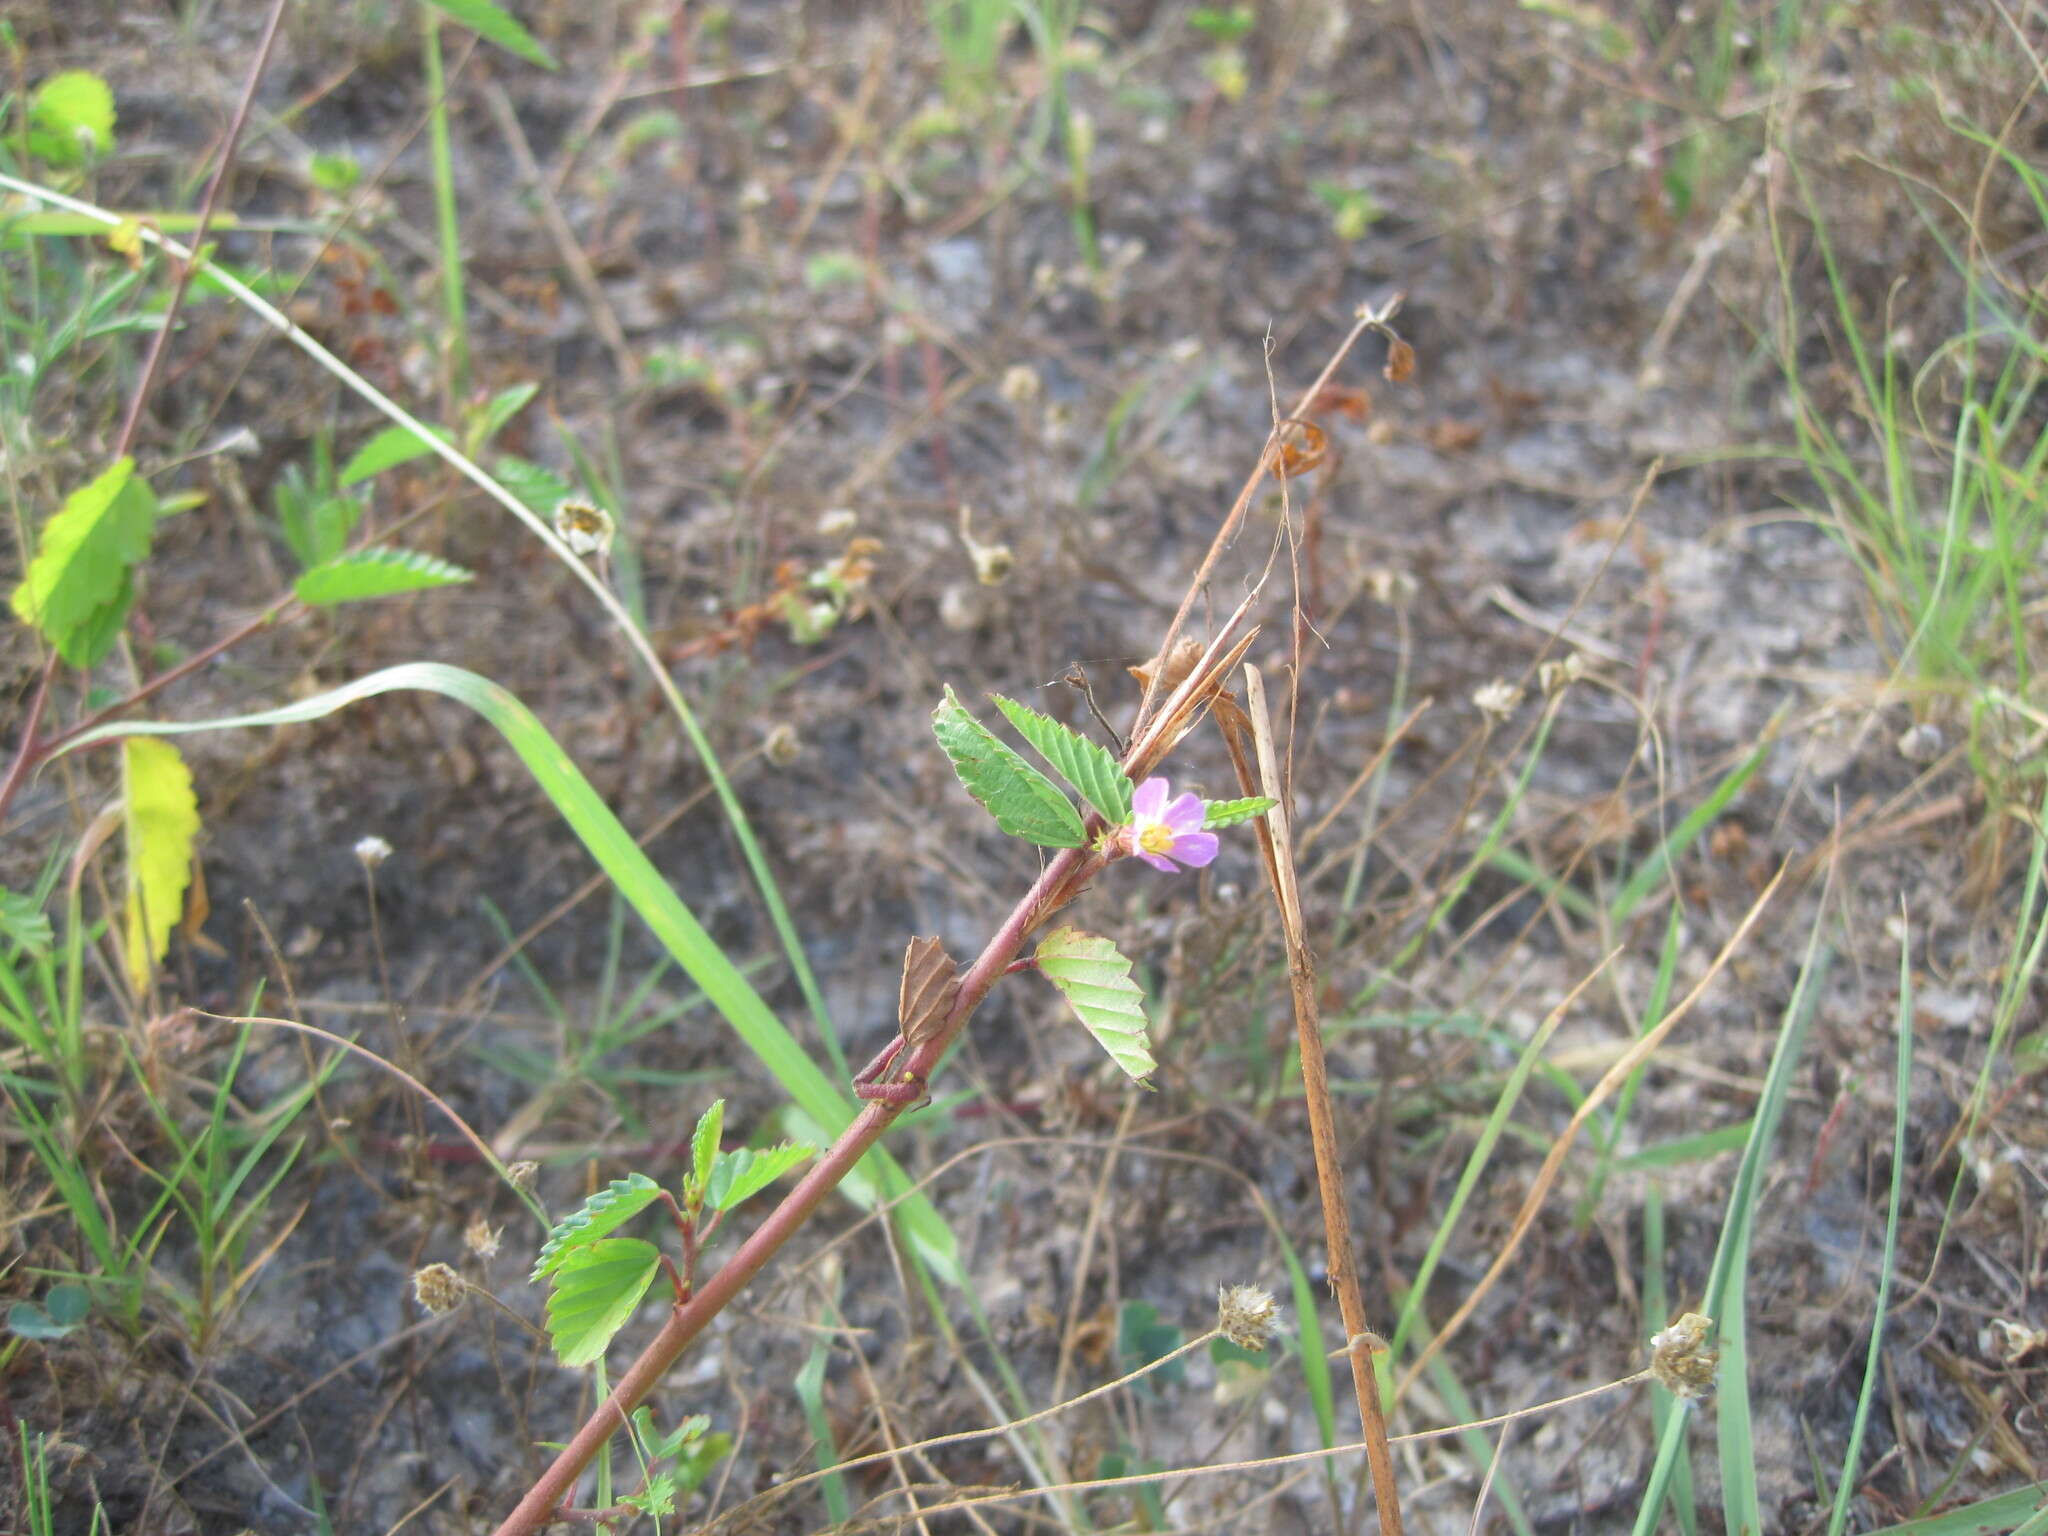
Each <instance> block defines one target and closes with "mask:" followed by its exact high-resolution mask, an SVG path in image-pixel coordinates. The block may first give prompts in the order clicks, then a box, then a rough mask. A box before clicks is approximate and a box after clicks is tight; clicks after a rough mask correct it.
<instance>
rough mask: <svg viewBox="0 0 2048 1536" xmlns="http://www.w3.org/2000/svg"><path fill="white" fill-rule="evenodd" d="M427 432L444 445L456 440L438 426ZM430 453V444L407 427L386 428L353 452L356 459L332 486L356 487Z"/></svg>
mask: <svg viewBox="0 0 2048 1536" xmlns="http://www.w3.org/2000/svg"><path fill="white" fill-rule="evenodd" d="M427 430H428V431H430V432H432V433H433V434H434V435H435V436H436V437H438V438H440V439H441V441H442V442H444V443H453V442H454V441H455V439H454V438H453V437H451V436H449V434H448V433H446V432H443V431H442V430H441V429H440V428H439V427H429V428H428V429H427ZM433 451H434V450H433V447H432V445H431V444H429V443H428V442H427V440H426V439H425V438H423V437H421V436H420V435H419V433H417V432H415V431H413V430H412V429H411V428H410V427H386V428H385V429H384V430H383V431H382V432H379V433H378V434H377V435H376V436H375V437H373V438H371V439H370V440H369V441H368V442H367V443H365V444H363V446H362V447H360V448H358V449H357V450H356V452H355V457H354V458H352V459H350V460H349V461H348V463H346V464H344V465H343V466H342V470H341V477H340V479H339V480H337V481H336V482H335V483H336V484H337V485H341V486H351V485H355V484H357V483H359V482H361V481H364V480H367V479H369V478H370V477H371V476H372V475H381V474H382V473H383V472H384V471H385V470H387V469H396V468H397V467H398V466H399V465H400V464H407V463H410V462H411V461H412V460H414V459H417V458H423V457H425V456H426V455H427V454H430V453H432V452H433Z"/></svg>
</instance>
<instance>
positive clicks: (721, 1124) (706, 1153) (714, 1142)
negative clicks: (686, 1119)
mask: <svg viewBox="0 0 2048 1536" xmlns="http://www.w3.org/2000/svg"><path fill="white" fill-rule="evenodd" d="M724 1134H725V1100H723V1099H713V1100H712V1101H711V1107H710V1108H709V1109H707V1110H705V1111H704V1113H703V1114H701V1115H699V1116H698V1117H697V1129H696V1130H695V1132H693V1133H692V1134H691V1136H690V1192H691V1200H692V1202H693V1203H699V1202H701V1201H702V1200H703V1198H704V1193H705V1191H706V1190H708V1189H710V1188H711V1169H712V1166H713V1165H714V1164H715V1163H716V1162H717V1161H718V1140H719V1138H720V1137H721V1136H723V1135H724Z"/></svg>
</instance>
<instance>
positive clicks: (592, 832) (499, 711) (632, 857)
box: [65, 662, 966, 1286]
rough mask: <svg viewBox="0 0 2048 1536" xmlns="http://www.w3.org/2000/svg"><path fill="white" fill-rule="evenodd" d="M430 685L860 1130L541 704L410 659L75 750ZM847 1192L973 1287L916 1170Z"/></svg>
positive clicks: (718, 1001)
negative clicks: (489, 735)
mask: <svg viewBox="0 0 2048 1536" xmlns="http://www.w3.org/2000/svg"><path fill="white" fill-rule="evenodd" d="M413 688H417V689H423V690H426V691H428V692H431V693H438V694H441V695H443V696H444V697H446V698H451V699H454V700H456V701H457V702H459V703H461V704H465V705H467V706H468V707H469V708H471V709H473V710H475V711H476V712H477V713H478V714H480V715H482V716H483V717H484V719H486V720H488V721H489V722H490V723H491V724H492V725H493V726H494V727H496V729H497V730H498V732H499V733H500V734H501V735H502V736H503V737H504V738H505V741H506V744H507V745H509V746H510V747H511V748H512V750H513V751H515V752H516V753H518V755H519V760H520V761H521V762H522V763H524V764H525V765H526V768H527V771H528V772H529V773H531V774H532V775H533V778H534V781H535V783H537V784H538V785H539V786H540V788H541V789H542V790H544V791H545V792H546V793H547V795H548V798H549V799H550V800H551V801H553V803H554V806H555V809H556V810H557V811H559V812H560V813H561V816H562V819H563V820H564V821H565V822H567V823H568V825H569V829H570V830H571V831H572V832H574V833H575V834H576V835H577V837H578V838H580V839H581V840H582V842H583V845H584V847H585V848H587V849H588V850H589V851H590V855H591V857H592V858H594V859H595V860H596V861H597V862H598V864H599V865H600V866H601V867H602V868H603V869H604V871H605V872H606V873H607V874H608V875H610V876H611V877H612V880H613V881H614V882H615V883H616V884H617V886H618V888H619V893H620V894H621V895H622V896H624V897H625V898H626V900H627V901H628V902H630V903H631V904H632V906H633V909H634V910H635V911H636V912H638V913H639V914H640V916H641V918H642V919H643V920H644V921H645V922H646V924H647V926H648V928H649V929H650V930H651V931H652V932H653V934H654V936H655V938H656V939H658V940H659V941H660V942H661V944H662V946H663V947H664V948H665V949H666V950H667V951H668V952H669V954H670V955H672V956H674V958H675V961H676V963H677V964H678V965H679V966H681V967H682V969H683V972H684V974H686V975H687V976H688V977H689V978H690V981H691V982H692V984H694V985H695V986H696V987H697V988H698V989H699V990H700V991H702V992H703V993H704V995H705V996H706V997H708V998H710V999H711V1002H712V1005H713V1006H714V1007H716V1008H717V1009H718V1011H719V1013H720V1014H721V1015H723V1016H724V1018H725V1020H726V1022H727V1023H729V1024H730V1025H731V1026H732V1028H733V1032H734V1033H735V1034H737V1035H738V1036H739V1037H740V1039H741V1040H742V1041H743V1042H744V1043H745V1044H746V1045H747V1047H748V1048H749V1049H750V1050H752V1051H753V1053H754V1054H755V1055H756V1056H757V1057H758V1058H760V1061H761V1063H762V1065H763V1066H765V1067H767V1068H768V1070H769V1071H770V1072H771V1073H773V1074H774V1076H775V1079H776V1081H777V1082H779V1083H780V1084H781V1085H782V1086H783V1088H784V1090H785V1091H786V1092H788V1094H789V1095H790V1097H791V1098H792V1099H793V1100H794V1101H795V1105H796V1107H797V1108H798V1109H800V1110H801V1112H802V1113H803V1114H804V1115H805V1116H807V1117H808V1118H809V1119H810V1120H811V1121H812V1122H813V1123H814V1124H815V1125H816V1126H817V1128H818V1138H819V1139H820V1140H830V1139H831V1138H832V1137H833V1136H836V1135H837V1134H838V1133H839V1132H840V1131H841V1130H843V1129H845V1127H846V1126H847V1125H849V1124H850V1123H851V1122H852V1120H853V1117H854V1112H855V1111H854V1106H853V1105H852V1104H851V1103H849V1102H848V1101H847V1098H846V1096H845V1095H844V1094H843V1093H842V1092H841V1091H840V1088H839V1085H838V1084H836V1083H835V1082H834V1081H833V1080H832V1079H831V1078H829V1077H827V1076H826V1075H825V1073H824V1072H823V1071H822V1070H820V1069H819V1067H818V1064H817V1063H816V1062H814V1061H812V1060H811V1058H810V1057H809V1056H808V1055H807V1054H806V1053H805V1051H804V1048H803V1046H802V1045H801V1044H799V1043H798V1041H797V1039H796V1037H795V1036H794V1035H792V1034H791V1033H790V1031H789V1027H788V1026H787V1025H786V1024H784V1023H783V1022H782V1020H781V1019H779V1018H777V1017H776V1016H775V1011H774V1010H773V1009H772V1008H770V1007H769V1006H768V1004H767V1003H766V1002H765V1001H763V999H762V997H761V994H760V993H758V992H756V991H755V990H754V988H753V987H752V985H751V984H749V982H748V981H747V977H746V973H745V972H744V971H742V970H741V969H740V968H739V966H737V965H736V964H734V963H733V961H732V959H731V957H730V956H728V955H727V954H726V953H725V951H724V950H722V949H720V948H719V947H718V945H717V943H716V942H715V941H714V940H713V939H712V937H711V935H710V934H709V933H707V932H705V930H704V926H703V924H701V923H699V922H698V921H697V917H696V914H695V913H693V912H691V910H690V909H689V907H688V906H686V905H685V904H684V902H683V900H682V898H681V897H679V896H678V895H676V893H675V890H674V889H673V888H672V887H671V886H670V885H669V884H668V882H667V881H666V880H664V879H663V878H662V875H661V872H660V871H659V870H657V869H656V868H655V867H654V862H653V861H652V860H651V859H649V858H648V857H647V855H646V854H645V853H644V852H642V851H641V849H640V847H639V845H638V844H636V843H635V842H634V840H633V834H632V833H630V832H628V831H627V830H626V829H625V827H624V826H622V825H621V824H620V822H619V819H618V817H617V816H616V815H614V814H613V813H612V809H611V807H610V806H608V805H606V804H605V803H604V800H603V798H602V797H601V796H599V794H598V792H597V791H596V790H595V789H593V788H592V787H591V785H590V781H589V780H588V779H586V778H584V777H583V774H582V772H581V771H580V770H579V769H578V768H577V767H576V765H575V763H574V762H573V761H572V760H571V759H570V757H569V755H568V754H567V753H566V752H564V751H563V750H562V749H561V747H560V745H558V744H557V743H556V741H555V739H554V738H553V737H552V736H550V735H549V734H548V732H547V728H546V727H545V726H543V725H542V724H541V723H540V721H539V720H537V719H535V718H534V714H533V711H532V710H530V709H528V708H527V707H526V706H525V705H524V704H522V703H520V702H519V700H518V699H517V698H515V697H514V696H513V695H512V694H511V693H510V692H509V691H507V690H506V689H504V688H501V687H499V686H498V685H497V684H496V683H493V682H491V681H490V680H489V679H487V678H482V677H479V676H477V675H476V673H474V672H466V671H464V670H463V669H461V668H460V667H450V666H445V665H443V664H441V663H439V662H411V663H408V664H406V665H404V666H397V667H387V668H385V669H384V670H383V671H381V672H374V673H372V674H370V675H369V676H368V677H362V678H358V679H356V680H355V681H354V682H352V683H346V684H343V685H342V686H341V687H339V688H334V689H330V690H329V691H328V692H326V693H323V694H318V695H316V696H314V697H313V698H310V699H301V700H298V701H296V702H294V703H291V704H286V705H284V706H282V707H280V708H277V709H271V710H265V711H263V712H261V713H259V714H253V715H237V716H234V717H232V718H229V719H223V720H195V721H179V720H152V721H135V722H129V723H122V724H119V725H114V726H104V727H99V728H97V729H95V730H92V731H88V732H86V733H84V734H83V735H81V736H79V737H77V738H76V739H75V740H73V741H71V742H69V743H67V744H66V747H65V750H66V751H67V752H73V751H77V750H78V749H79V748H81V747H84V746H86V745H88V744H90V743H91V742H94V741H97V740H101V739H103V738H105V737H109V736H137V735H163V736H181V735H189V734H192V733H194V732H198V731H216V730H224V729H230V728H235V727H247V726H272V725H298V724H302V723H304V722H306V721H309V720H323V719H325V718H327V717H328V716H329V715H332V714H334V713H335V712H336V711H338V710H342V709H346V708H347V707H348V706H349V705H351V704H353V703H356V702H358V701H359V700H362V699H369V698H376V697H378V696H379V695H382V694H386V693H392V692H397V691H400V690H404V689H413ZM842 1187H843V1188H844V1189H845V1191H846V1192H847V1193H848V1194H849V1195H851V1196H852V1197H853V1198H855V1199H856V1200H859V1201H860V1202H861V1203H863V1204H872V1203H873V1202H874V1201H876V1200H877V1199H881V1198H887V1199H889V1200H890V1201H891V1202H892V1208H893V1211H894V1215H895V1218H896V1220H898V1221H899V1222H901V1223H902V1226H903V1230H904V1232H905V1234H906V1235H907V1236H908V1237H909V1238H910V1239H911V1241H912V1242H913V1243H915V1244H916V1246H917V1249H918V1252H919V1253H920V1254H921V1255H922V1256H923V1258H924V1260H925V1261H926V1262H927V1263H928V1264H930V1265H932V1266H933V1268H934V1269H935V1270H937V1271H938V1272H939V1274H940V1275H941V1276H942V1277H943V1278H944V1279H945V1280H946V1282H947V1283H948V1284H950V1285H956V1286H957V1285H963V1284H965V1283H966V1282H965V1279H964V1277H963V1276H962V1274H961V1270H960V1263H959V1259H958V1256H957V1255H958V1247H957V1244H956V1242H955V1240H954V1237H953V1233H952V1229H951V1228H949V1227H948V1226H947V1225H946V1222H945V1218H944V1217H942V1216H940V1215H939V1213H938V1211H937V1210H935V1209H934V1208H933V1206H932V1204H931V1202H930V1201H929V1200H928V1199H927V1198H926V1197H925V1196H924V1195H922V1194H919V1193H917V1192H916V1191H915V1190H913V1188H912V1187H911V1182H910V1177H909V1175H908V1174H906V1173H905V1172H904V1171H903V1169H902V1167H901V1166H900V1165H899V1164H898V1163H897V1162H896V1160H895V1159H894V1158H892V1157H891V1156H890V1155H889V1154H888V1153H887V1152H885V1151H883V1150H882V1149H881V1148H879V1147H877V1148H875V1149H874V1150H873V1151H871V1152H869V1153H868V1154H867V1156H866V1157H864V1158H862V1159H861V1161H860V1162H859V1163H858V1164H856V1165H855V1169H854V1173H853V1175H851V1176H850V1177H849V1178H848V1180H847V1182H846V1184H845V1185H844V1186H842Z"/></svg>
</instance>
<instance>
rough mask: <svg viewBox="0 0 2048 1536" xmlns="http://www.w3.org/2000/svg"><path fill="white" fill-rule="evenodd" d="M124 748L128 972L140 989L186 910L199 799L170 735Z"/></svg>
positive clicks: (129, 742) (135, 740)
mask: <svg viewBox="0 0 2048 1536" xmlns="http://www.w3.org/2000/svg"><path fill="white" fill-rule="evenodd" d="M121 747H122V751H121V768H122V780H123V788H124V790H125V794H124V795H123V797H122V805H121V826H122V831H123V833H124V834H125V839H126V842H127V846H128V865H127V880H126V890H125V895H124V899H123V902H122V907H123V911H124V914H125V922H124V931H125V933H126V936H127V945H126V953H127V961H128V979H129V980H130V981H132V982H133V983H134V984H135V990H136V991H137V992H138V993H140V992H142V991H144V990H145V989H146V988H147V987H148V986H149V973H150V971H151V970H152V969H154V968H155V965H156V962H157V961H159V960H161V959H162V958H163V957H164V951H165V950H167V949H169V948H170V947H171V930H172V929H173V928H175V927H176V926H177V924H178V920H179V919H180V918H181V917H183V916H184V914H185V887H186V886H188V885H189V884H191V881H192V845H193V843H194V841H195V840H196V839H197V838H198V836H199V799H198V796H196V795H195V794H193V792H192V770H191V769H189V768H187V767H186V766H185V759H184V757H183V756H181V755H180V754H179V752H178V749H177V748H176V747H174V746H172V745H171V744H170V743H169V742H168V741H158V740H155V739H154V738H152V737H148V736H131V737H130V738H129V739H128V740H127V741H125V742H123V743H122V744H121Z"/></svg>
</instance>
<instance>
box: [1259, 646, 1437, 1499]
mask: <svg viewBox="0 0 2048 1536" xmlns="http://www.w3.org/2000/svg"><path fill="white" fill-rule="evenodd" d="M1244 677H1245V698H1246V705H1247V712H1248V713H1249V714H1250V716H1251V722H1252V741H1253V746H1254V748H1255V750H1256V751H1257V753H1258V763H1259V781H1258V782H1257V783H1254V782H1252V779H1251V775H1250V773H1249V772H1248V768H1247V764H1246V763H1245V761H1244V758H1243V752H1242V747H1241V744H1240V743H1238V742H1237V741H1236V740H1235V734H1236V733H1235V732H1231V733H1228V734H1230V736H1231V738H1232V739H1231V759H1232V761H1233V763H1235V765H1236V767H1237V770H1238V778H1239V782H1240V784H1241V785H1242V787H1243V789H1244V792H1245V793H1246V794H1248V795H1255V794H1260V793H1264V794H1267V795H1270V796H1271V797H1272V799H1273V801H1274V805H1273V808H1272V810H1270V811H1268V812H1267V813H1266V815H1265V816H1264V817H1263V818H1261V819H1259V820H1258V821H1256V822H1254V823H1253V825H1254V826H1256V827H1257V828H1258V835H1259V852H1260V854H1261V855H1262V856H1263V858H1264V859H1265V864H1266V877H1267V879H1268V880H1269V881H1270V882H1271V884H1272V887H1273V900H1274V902H1275V904H1276V905H1278V907H1279V909H1280V925H1281V929H1282V932H1283V933H1284V935H1285V937H1286V942H1287V979H1288V984H1289V988H1290V990H1291V991H1292V993H1293V997H1294V1026H1295V1033H1296V1035H1297V1037H1298V1039H1299V1041H1300V1047H1301V1086H1302V1095H1303V1097H1304V1098H1305V1100H1306V1101H1307V1104H1308V1123H1309V1137H1310V1139H1311V1141H1312V1142H1313V1143H1314V1146H1315V1155H1316V1188H1317V1192H1318V1193H1319V1194H1320V1195H1321V1196H1322V1204H1323V1235H1324V1240H1325V1242H1326V1243H1327V1245H1328V1248H1329V1270H1330V1289H1331V1291H1332V1292H1334V1293H1335V1295H1336V1297H1337V1308H1338V1311H1339V1312H1340V1313H1341V1314H1342V1315H1343V1318H1344V1338H1345V1341H1346V1349H1345V1351H1344V1353H1345V1357H1346V1358H1347V1359H1349V1360H1350V1362H1351V1385H1352V1389H1353V1392H1354V1394H1355V1395H1356V1397H1357V1399H1358V1417H1359V1421H1360V1423H1361V1425H1362V1426H1363V1428H1364V1431H1365V1455H1366V1461H1367V1463H1368V1464H1369V1465H1370V1466H1371V1468H1372V1492H1373V1498H1374V1500H1375V1502H1376V1503H1377V1504H1378V1506H1379V1516H1380V1531H1381V1536H1400V1532H1401V1504H1400V1500H1399V1498H1398V1497H1397V1496H1396V1494H1395V1489H1394V1458H1393V1453H1392V1452H1391V1451H1389V1450H1388V1448H1387V1415H1386V1409H1385V1407H1384V1405H1383V1404H1382V1403H1381V1402H1380V1391H1379V1380H1378V1375H1377V1372H1376V1371H1375V1369H1374V1366H1373V1356H1374V1352H1375V1350H1376V1349H1383V1348H1385V1345H1384V1344H1383V1343H1381V1341H1380V1340H1379V1338H1378V1336H1377V1335H1376V1334H1374V1333H1373V1331H1372V1329H1371V1328H1370V1327H1369V1326H1368V1325H1367V1323H1366V1317H1365V1297H1364V1295H1363V1294H1362V1293H1361V1291H1360V1289H1359V1285H1358V1263H1357V1259H1356V1256H1355V1255H1354V1254H1353V1253H1352V1248H1351V1213H1350V1211H1349V1209H1348V1208H1347V1207H1346V1205H1345V1203H1344V1171H1343V1166H1342V1164H1341V1162H1340V1160H1339V1157H1338V1151H1337V1125H1336V1114H1335V1111H1334V1109H1333V1108H1332V1106H1331V1102H1330V1078H1329V1070H1328V1067H1327V1066H1326V1064H1325V1062H1324V1059H1323V1030H1322V1016H1321V1010H1320V1008H1319V1006H1318V1004H1317V1001H1316V963H1315V954H1314V952H1313V951H1312V950H1311V949H1310V948H1309V943H1308V931H1307V928H1306V925H1305V924H1304V923H1303V921H1302V915H1301V891H1300V889H1299V887H1298V886H1297V885H1296V883H1295V877H1294V852H1293V846H1292V843H1291V841H1290V839H1289V836H1288V830H1287V786H1286V785H1285V784H1284V783H1282V782H1281V778H1280V770H1279V765H1278V757H1277V754H1276V753H1275V752H1274V750H1273V731H1272V723H1271V720H1270V718H1269V716H1268V714H1267V711H1266V685H1265V680H1264V679H1263V678H1262V677H1261V676H1260V675H1259V669H1258V668H1257V667H1252V666H1247V667H1246V668H1245V669H1244Z"/></svg>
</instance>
